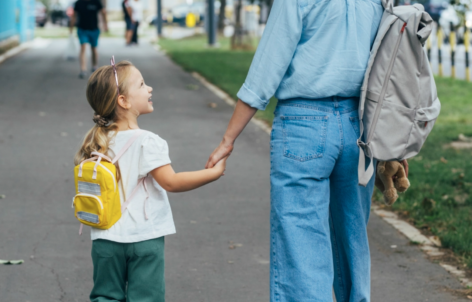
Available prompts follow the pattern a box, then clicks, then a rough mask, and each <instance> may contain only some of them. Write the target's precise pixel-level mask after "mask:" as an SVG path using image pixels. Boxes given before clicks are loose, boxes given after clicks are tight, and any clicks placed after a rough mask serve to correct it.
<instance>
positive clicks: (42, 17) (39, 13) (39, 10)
mask: <svg viewBox="0 0 472 302" xmlns="http://www.w3.org/2000/svg"><path fill="white" fill-rule="evenodd" d="M34 15H35V19H36V26H39V27H43V26H44V25H45V24H46V22H47V21H48V13H47V9H46V6H45V5H44V4H43V3H41V2H39V1H36V3H35V13H34Z"/></svg>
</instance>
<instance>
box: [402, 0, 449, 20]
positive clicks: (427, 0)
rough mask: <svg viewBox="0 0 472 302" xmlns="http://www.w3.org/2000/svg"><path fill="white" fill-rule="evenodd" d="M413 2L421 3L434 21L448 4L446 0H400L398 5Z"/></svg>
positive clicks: (411, 3)
mask: <svg viewBox="0 0 472 302" xmlns="http://www.w3.org/2000/svg"><path fill="white" fill-rule="evenodd" d="M415 3H419V4H421V5H423V6H424V10H425V12H427V13H428V14H429V15H430V16H431V18H432V19H433V20H434V21H435V22H439V17H440V16H441V12H442V11H443V10H445V9H446V8H447V7H448V5H449V3H448V1H446V0H400V1H399V3H398V5H413V4H415Z"/></svg>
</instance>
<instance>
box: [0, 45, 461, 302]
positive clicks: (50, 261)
mask: <svg viewBox="0 0 472 302" xmlns="http://www.w3.org/2000/svg"><path fill="white" fill-rule="evenodd" d="M123 44H124V43H123V41H122V40H120V39H106V40H105V39H104V40H101V45H100V51H101V57H100V63H101V64H108V63H109V57H110V56H111V55H112V54H114V55H115V58H116V60H117V61H119V60H122V59H129V60H131V61H132V62H133V63H134V64H135V65H136V66H137V67H138V68H139V69H140V70H141V71H142V73H143V75H144V78H145V80H146V82H147V83H148V84H149V85H151V86H153V87H154V92H153V102H154V107H155V112H154V113H153V114H151V115H147V116H143V117H142V118H140V126H141V127H142V128H144V129H148V130H150V131H153V132H155V133H158V134H159V135H160V136H162V137H163V138H164V139H166V140H167V141H168V143H169V147H170V156H171V159H172V161H173V166H174V168H175V169H176V171H184V170H196V169H201V168H203V167H204V165H205V163H206V160H207V158H208V156H209V154H210V153H211V151H212V150H213V149H214V147H215V146H216V145H217V144H218V143H219V140H220V138H221V137H222V135H223V132H224V129H225V127H226V125H227V123H228V121H229V118H230V116H231V113H232V108H230V107H229V106H228V105H226V104H225V103H224V102H223V101H221V100H220V99H218V98H217V97H216V96H215V95H213V94H212V93H211V92H210V91H208V90H207V89H205V88H204V87H202V86H201V85H200V84H199V83H198V82H197V81H196V80H195V79H194V78H192V77H191V76H190V75H189V74H187V73H185V72H183V71H182V69H181V68H180V67H178V66H176V65H175V64H174V63H172V62H171V61H170V60H169V59H168V58H167V57H166V56H164V55H162V54H160V53H158V52H157V51H156V50H155V49H154V48H153V47H152V46H150V45H148V44H147V43H142V45H141V46H139V47H136V48H125V47H123ZM65 46H66V41H65V40H54V41H52V43H51V44H50V45H49V46H48V47H47V48H37V49H31V50H28V51H26V52H24V53H22V54H20V55H18V56H16V57H14V58H11V59H9V60H7V61H5V62H3V63H2V64H0V91H1V97H0V195H2V194H5V195H6V198H5V199H0V207H1V211H0V241H1V244H0V259H24V260H25V263H24V264H22V265H17V266H0V293H1V297H0V301H9V302H10V301H11V302H26V301H30V302H52V301H67V302H69V301H87V297H88V294H89V292H90V290H91V287H92V280H91V278H92V263H91V258H90V248H91V241H90V238H89V235H88V230H87V229H86V230H85V232H84V233H85V234H84V235H82V236H78V234H77V233H78V227H79V225H78V223H77V221H76V220H75V218H74V217H73V211H72V209H71V207H70V204H71V199H72V196H73V192H74V184H73V173H72V171H73V170H72V169H73V162H72V160H73V156H74V153H75V152H76V151H77V148H78V146H79V143H80V140H81V138H82V137H83V135H84V134H85V132H86V131H87V130H88V129H89V128H90V127H91V126H92V125H93V122H92V111H91V109H90V108H89V106H88V104H87V102H86V99H85V85H86V81H84V80H79V79H78V77H77V75H78V63H77V62H67V61H64V60H63V57H62V54H63V51H64V49H65ZM189 84H193V85H195V84H196V85H198V86H199V89H198V90H190V89H189V88H192V86H190V87H189V86H188V85H189ZM210 102H214V103H216V104H217V105H218V106H217V107H216V108H211V107H209V106H208V103H210ZM269 165H270V161H269V136H268V135H267V134H266V133H265V132H264V131H262V130H260V129H259V128H257V127H256V126H255V125H253V124H250V125H249V126H248V128H247V129H246V130H245V132H244V133H243V134H242V135H241V137H240V138H239V139H238V142H237V145H236V149H235V151H234V152H233V155H232V157H231V158H230V160H229V162H228V167H227V173H226V175H225V176H224V177H223V178H222V179H221V180H220V181H218V182H216V183H212V184H210V185H208V186H206V187H204V188H201V189H198V190H196V191H192V192H188V193H180V194H170V201H171V205H172V209H173V213H174V218H175V222H176V226H177V234H175V235H172V236H169V237H167V238H166V266H167V267H166V282H167V297H168V299H167V301H171V302H172V301H177V302H182V301H192V302H236V301H237V302H242V301H247V302H263V301H269V285H268V279H269ZM369 232H370V239H371V250H372V275H373V277H372V301H373V302H378V301H381V302H398V301H403V302H409V301H412V302H413V301H414V302H417V301H430V302H432V301H437V302H440V301H441V302H443V301H467V300H461V299H460V298H457V297H455V296H453V295H452V294H451V293H450V291H448V288H452V289H460V285H459V282H458V281H457V280H455V279H454V278H453V277H452V276H450V275H449V274H448V273H447V272H446V271H444V270H443V269H442V268H441V267H440V266H439V265H437V264H433V263H431V262H429V261H428V260H426V258H425V256H424V254H423V253H422V252H421V251H420V250H419V249H418V247H416V246H412V245H409V243H408V240H406V239H405V238H404V237H403V236H402V235H400V234H398V232H397V231H395V230H394V229H393V228H391V227H390V226H389V225H387V224H386V223H385V222H384V221H382V220H381V219H379V218H378V217H377V216H375V214H372V219H371V221H370V225H369ZM391 245H397V246H398V248H396V249H392V248H391V247H390V246H391ZM230 246H233V247H235V248H233V249H231V248H230ZM313 248H314V249H315V248H316V247H313Z"/></svg>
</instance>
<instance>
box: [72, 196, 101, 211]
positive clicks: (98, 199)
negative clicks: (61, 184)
mask: <svg viewBox="0 0 472 302" xmlns="http://www.w3.org/2000/svg"><path fill="white" fill-rule="evenodd" d="M77 196H85V197H92V198H95V199H96V200H97V201H98V203H99V204H100V207H101V208H102V210H103V204H102V202H101V201H100V198H98V197H97V196H95V195H92V194H87V193H79V194H77V195H75V197H74V201H75V198H77Z"/></svg>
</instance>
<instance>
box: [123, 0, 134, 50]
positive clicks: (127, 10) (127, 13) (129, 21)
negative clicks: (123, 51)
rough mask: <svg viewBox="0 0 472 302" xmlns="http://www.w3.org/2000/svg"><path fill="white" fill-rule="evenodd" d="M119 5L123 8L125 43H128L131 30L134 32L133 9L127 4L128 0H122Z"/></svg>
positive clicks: (131, 35)
mask: <svg viewBox="0 0 472 302" xmlns="http://www.w3.org/2000/svg"><path fill="white" fill-rule="evenodd" d="M121 7H122V8H123V15H124V17H125V23H126V33H125V39H126V45H130V44H131V38H132V37H133V32H134V20H133V18H132V16H133V9H132V8H131V5H130V4H129V0H123V3H121Z"/></svg>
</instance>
